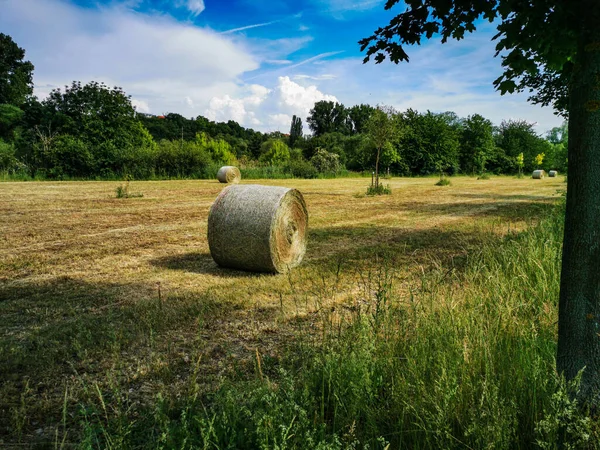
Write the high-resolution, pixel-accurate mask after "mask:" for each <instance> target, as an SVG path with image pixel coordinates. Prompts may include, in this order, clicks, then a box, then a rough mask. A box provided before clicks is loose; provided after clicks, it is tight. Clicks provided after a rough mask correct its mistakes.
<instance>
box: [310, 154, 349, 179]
mask: <svg viewBox="0 0 600 450" xmlns="http://www.w3.org/2000/svg"><path fill="white" fill-rule="evenodd" d="M310 163H311V164H312V165H313V166H314V167H315V169H316V170H317V171H318V172H319V173H336V172H337V171H339V170H340V168H341V165H340V157H339V155H336V154H335V153H330V152H328V151H327V150H323V149H322V148H319V149H317V151H316V153H315V154H314V156H313V157H312V158H310Z"/></svg>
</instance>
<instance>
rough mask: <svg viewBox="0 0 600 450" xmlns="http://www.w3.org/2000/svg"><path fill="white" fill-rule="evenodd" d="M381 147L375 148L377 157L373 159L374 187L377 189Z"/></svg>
mask: <svg viewBox="0 0 600 450" xmlns="http://www.w3.org/2000/svg"><path fill="white" fill-rule="evenodd" d="M380 152H381V147H378V148H377V159H376V160H375V189H379V153H380Z"/></svg>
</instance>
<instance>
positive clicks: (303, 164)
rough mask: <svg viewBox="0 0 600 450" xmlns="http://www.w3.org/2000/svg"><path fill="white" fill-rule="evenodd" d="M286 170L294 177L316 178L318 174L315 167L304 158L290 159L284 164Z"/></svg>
mask: <svg viewBox="0 0 600 450" xmlns="http://www.w3.org/2000/svg"><path fill="white" fill-rule="evenodd" d="M286 171H288V172H289V173H290V174H292V176H294V177H295V178H317V176H318V175H319V173H318V172H317V169H315V167H314V166H313V165H312V164H311V163H309V162H308V161H306V160H305V159H297V160H292V161H290V162H289V163H288V165H287V166H286Z"/></svg>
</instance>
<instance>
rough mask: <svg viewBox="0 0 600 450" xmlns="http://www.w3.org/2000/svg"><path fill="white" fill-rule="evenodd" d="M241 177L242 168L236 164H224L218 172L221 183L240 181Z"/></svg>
mask: <svg viewBox="0 0 600 450" xmlns="http://www.w3.org/2000/svg"><path fill="white" fill-rule="evenodd" d="M241 179H242V174H241V173H240V169H238V168H237V167H235V166H223V167H221V168H220V169H219V171H218V172H217V180H219V181H220V182H221V183H239V182H240V180H241Z"/></svg>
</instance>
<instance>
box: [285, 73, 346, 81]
mask: <svg viewBox="0 0 600 450" xmlns="http://www.w3.org/2000/svg"><path fill="white" fill-rule="evenodd" d="M336 78H337V76H336V75H333V74H331V73H324V74H322V75H316V76H315V75H306V74H299V75H294V80H314V81H323V80H335V79H336Z"/></svg>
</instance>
